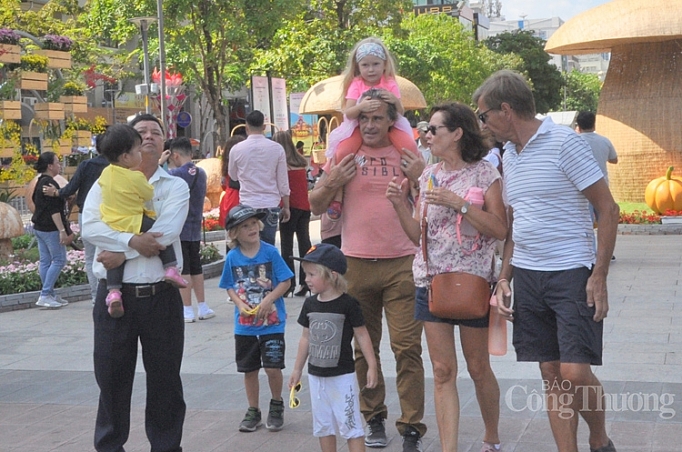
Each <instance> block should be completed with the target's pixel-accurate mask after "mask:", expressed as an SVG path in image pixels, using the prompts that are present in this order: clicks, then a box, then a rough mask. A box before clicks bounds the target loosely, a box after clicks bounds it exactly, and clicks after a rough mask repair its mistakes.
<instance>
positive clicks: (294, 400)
mask: <svg viewBox="0 0 682 452" xmlns="http://www.w3.org/2000/svg"><path fill="white" fill-rule="evenodd" d="M302 387H303V386H302V385H301V382H300V381H299V382H298V383H296V385H294V386H292V387H291V392H289V408H291V409H294V408H298V407H299V405H300V404H301V401H300V400H299V399H298V397H296V394H298V393H299V391H300V390H301V388H302Z"/></svg>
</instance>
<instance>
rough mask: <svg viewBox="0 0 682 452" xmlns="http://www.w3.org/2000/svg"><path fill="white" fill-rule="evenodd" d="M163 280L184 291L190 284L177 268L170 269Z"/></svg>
mask: <svg viewBox="0 0 682 452" xmlns="http://www.w3.org/2000/svg"><path fill="white" fill-rule="evenodd" d="M163 279H164V280H165V281H166V282H167V283H169V284H172V285H173V286H175V287H177V288H178V289H184V288H185V287H187V284H188V282H187V281H185V279H184V278H183V277H182V276H181V275H180V272H179V271H178V268H177V267H168V268H167V269H166V273H165V274H164V275H163Z"/></svg>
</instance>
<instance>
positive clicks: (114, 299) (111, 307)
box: [106, 290, 124, 319]
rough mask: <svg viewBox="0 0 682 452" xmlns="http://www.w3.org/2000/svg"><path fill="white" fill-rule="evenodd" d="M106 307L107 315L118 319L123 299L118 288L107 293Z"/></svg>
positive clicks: (121, 311) (121, 313) (120, 315)
mask: <svg viewBox="0 0 682 452" xmlns="http://www.w3.org/2000/svg"><path fill="white" fill-rule="evenodd" d="M106 301H107V308H108V311H109V315H110V316H111V317H112V318H114V319H118V318H120V317H123V313H124V312H123V299H122V298H121V291H120V290H112V291H111V292H109V295H107V300H106Z"/></svg>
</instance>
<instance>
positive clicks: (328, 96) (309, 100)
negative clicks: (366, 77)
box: [299, 75, 426, 115]
mask: <svg viewBox="0 0 682 452" xmlns="http://www.w3.org/2000/svg"><path fill="white" fill-rule="evenodd" d="M396 81H397V82H398V87H399V88H400V101H401V102H402V104H403V108H405V110H418V109H420V108H426V99H424V95H423V94H422V92H421V91H420V90H419V88H417V85H415V84H414V83H412V82H411V81H409V80H407V79H406V78H403V77H396ZM342 83H343V76H342V75H337V76H335V77H331V78H328V79H326V80H322V81H321V82H317V83H315V84H314V85H313V86H312V87H311V88H310V89H309V90H308V91H307V92H306V93H305V96H303V99H302V100H301V106H300V108H299V113H300V114H309V115H315V114H318V115H323V114H333V113H336V112H338V111H341V84H342Z"/></svg>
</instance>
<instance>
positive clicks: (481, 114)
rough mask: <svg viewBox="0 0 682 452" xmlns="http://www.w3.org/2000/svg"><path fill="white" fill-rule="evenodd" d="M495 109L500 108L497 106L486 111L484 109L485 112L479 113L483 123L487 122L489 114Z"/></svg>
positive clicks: (479, 118)
mask: <svg viewBox="0 0 682 452" xmlns="http://www.w3.org/2000/svg"><path fill="white" fill-rule="evenodd" d="M493 110H498V109H497V108H489V109H487V110H486V111H484V112H483V113H479V115H478V120H479V121H481V122H482V123H483V124H485V122H486V121H487V120H488V116H487V114H488V113H490V112H491V111H493Z"/></svg>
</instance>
